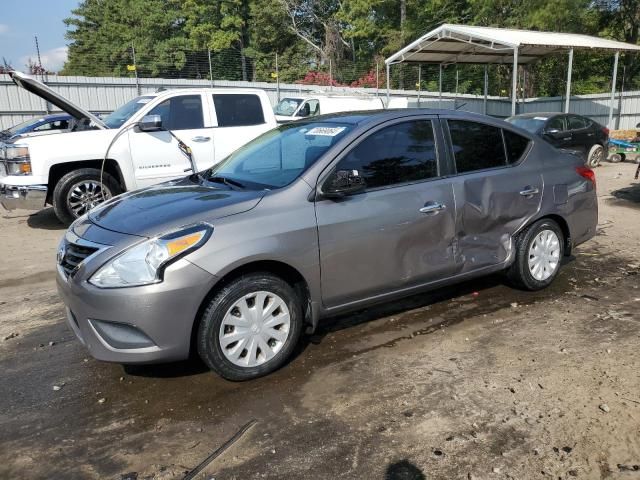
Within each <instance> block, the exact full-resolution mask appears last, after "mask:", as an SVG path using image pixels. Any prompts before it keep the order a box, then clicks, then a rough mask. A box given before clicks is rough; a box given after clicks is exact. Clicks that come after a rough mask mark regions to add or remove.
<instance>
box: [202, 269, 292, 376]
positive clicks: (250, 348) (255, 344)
mask: <svg viewBox="0 0 640 480" xmlns="http://www.w3.org/2000/svg"><path fill="white" fill-rule="evenodd" d="M302 321H303V313H302V302H301V299H300V297H299V295H298V294H297V293H296V291H295V290H294V289H293V287H292V286H291V285H289V284H288V283H287V282H285V281H284V280H283V279H281V278H280V277H277V276H275V275H272V274H270V273H253V274H248V275H244V276H242V277H240V278H238V279H236V280H234V281H232V282H231V283H229V284H228V285H226V286H225V287H224V288H222V289H221V290H220V291H219V292H218V293H217V294H216V295H215V296H214V297H213V299H212V300H211V301H210V302H209V304H208V305H207V307H206V309H205V311H204V313H203V315H202V318H201V321H200V326H199V329H198V336H197V344H198V353H199V355H200V357H201V358H202V360H203V361H204V362H205V363H206V364H207V366H208V367H209V368H210V369H211V370H213V371H215V372H216V373H218V374H219V375H220V376H222V377H224V378H226V379H227V380H234V381H240V380H249V379H252V378H257V377H260V376H263V375H267V374H268V373H271V372H273V371H274V370H276V369H278V368H279V367H281V366H282V365H283V364H284V362H286V360H287V358H288V357H289V356H290V355H291V353H292V352H293V349H294V348H295V346H296V344H297V343H298V340H299V339H300V335H301V333H302Z"/></svg>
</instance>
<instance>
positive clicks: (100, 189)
mask: <svg viewBox="0 0 640 480" xmlns="http://www.w3.org/2000/svg"><path fill="white" fill-rule="evenodd" d="M121 191H122V189H121V188H120V185H119V184H118V182H117V181H116V179H115V178H113V177H112V176H111V175H110V174H108V173H107V172H104V173H103V174H102V181H101V180H100V170H98V169H97V168H80V169H78V170H73V171H72V172H69V173H67V174H66V175H65V176H63V177H62V178H61V179H60V180H58V183H57V184H56V186H55V188H54V190H53V210H54V211H55V213H56V216H57V217H58V218H59V219H60V221H61V222H63V223H65V224H69V223H71V222H73V221H74V220H75V219H76V218H78V217H80V216H82V215H84V214H85V213H87V212H88V211H89V210H91V209H92V208H94V207H95V206H97V205H99V204H101V203H102V202H104V201H105V200H108V199H109V198H111V197H113V196H115V195H118V194H119V193H121Z"/></svg>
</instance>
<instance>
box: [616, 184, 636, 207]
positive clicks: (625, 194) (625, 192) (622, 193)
mask: <svg viewBox="0 0 640 480" xmlns="http://www.w3.org/2000/svg"><path fill="white" fill-rule="evenodd" d="M611 195H613V196H614V197H616V198H617V199H619V200H627V201H628V202H633V203H637V204H640V183H634V184H633V185H631V186H630V187H625V188H621V189H619V190H614V191H613V192H611Z"/></svg>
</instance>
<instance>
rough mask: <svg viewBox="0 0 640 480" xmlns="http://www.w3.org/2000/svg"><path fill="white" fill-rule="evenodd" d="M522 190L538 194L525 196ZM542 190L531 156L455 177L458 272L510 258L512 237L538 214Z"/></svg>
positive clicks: (535, 163) (541, 182)
mask: <svg viewBox="0 0 640 480" xmlns="http://www.w3.org/2000/svg"><path fill="white" fill-rule="evenodd" d="M526 191H536V193H532V194H529V195H526V194H524V192H526ZM543 191H544V181H543V176H542V173H541V171H540V168H539V164H538V162H536V161H535V159H532V158H527V160H526V161H525V162H523V163H522V164H520V165H516V166H512V167H506V168H499V169H495V170H486V171H481V172H477V173H473V174H467V175H460V176H457V177H455V179H454V194H455V196H456V203H457V205H458V206H459V207H458V225H457V227H458V228H457V235H456V240H457V255H456V268H457V273H465V272H468V271H472V270H476V269H478V268H482V267H487V266H490V265H496V264H501V263H504V262H507V261H509V260H510V259H511V255H512V250H513V245H512V243H513V242H512V239H513V237H514V235H515V234H516V233H517V232H518V231H519V230H520V229H521V228H522V227H523V226H525V225H526V224H527V223H529V222H530V221H531V220H532V219H533V218H534V217H536V216H537V215H538V212H539V211H540V206H541V203H542V197H543ZM521 192H522V193H521Z"/></svg>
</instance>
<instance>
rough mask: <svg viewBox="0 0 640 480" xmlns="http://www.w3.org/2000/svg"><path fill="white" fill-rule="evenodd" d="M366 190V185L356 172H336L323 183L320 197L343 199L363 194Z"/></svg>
mask: <svg viewBox="0 0 640 480" xmlns="http://www.w3.org/2000/svg"><path fill="white" fill-rule="evenodd" d="M366 188H367V184H366V182H365V181H364V178H362V177H361V176H360V175H358V171H357V170H338V171H336V172H334V173H333V174H332V175H331V176H330V177H329V179H328V180H327V181H326V182H325V183H324V185H323V187H322V195H323V196H324V197H325V198H344V197H346V196H348V195H353V194H356V193H360V192H364V191H365V189H366Z"/></svg>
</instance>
